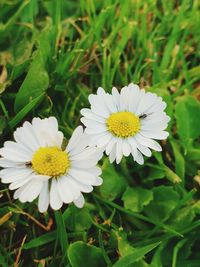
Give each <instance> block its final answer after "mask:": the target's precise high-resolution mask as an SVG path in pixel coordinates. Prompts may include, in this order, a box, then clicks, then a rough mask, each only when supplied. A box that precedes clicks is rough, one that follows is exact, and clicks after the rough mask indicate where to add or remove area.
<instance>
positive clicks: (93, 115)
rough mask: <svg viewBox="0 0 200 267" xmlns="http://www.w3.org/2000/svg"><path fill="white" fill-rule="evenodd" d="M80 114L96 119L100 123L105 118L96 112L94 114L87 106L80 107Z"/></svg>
mask: <svg viewBox="0 0 200 267" xmlns="http://www.w3.org/2000/svg"><path fill="white" fill-rule="evenodd" d="M81 114H82V115H83V116H84V117H85V118H88V119H90V120H93V121H98V122H101V123H104V122H105V121H106V120H105V118H103V117H101V116H98V115H96V114H94V113H93V112H92V111H91V110H90V109H88V108H83V109H81Z"/></svg>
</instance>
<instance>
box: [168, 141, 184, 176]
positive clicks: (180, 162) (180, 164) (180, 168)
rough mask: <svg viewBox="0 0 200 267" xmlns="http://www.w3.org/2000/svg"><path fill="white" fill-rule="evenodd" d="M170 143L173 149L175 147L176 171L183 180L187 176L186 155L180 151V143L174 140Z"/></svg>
mask: <svg viewBox="0 0 200 267" xmlns="http://www.w3.org/2000/svg"><path fill="white" fill-rule="evenodd" d="M170 143H171V145H172V149H173V152H174V156H175V169H176V173H177V174H178V176H179V177H180V178H181V179H182V180H184V178H185V160H184V157H183V155H182V154H181V152H180V148H179V146H178V144H177V143H176V142H175V141H173V140H171V141H170Z"/></svg>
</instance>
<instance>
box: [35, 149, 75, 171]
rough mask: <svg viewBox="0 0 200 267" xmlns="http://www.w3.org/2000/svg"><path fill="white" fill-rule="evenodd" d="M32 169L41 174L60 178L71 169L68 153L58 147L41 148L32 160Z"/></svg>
mask: <svg viewBox="0 0 200 267" xmlns="http://www.w3.org/2000/svg"><path fill="white" fill-rule="evenodd" d="M31 163H32V168H33V169H34V171H36V172H37V173H39V174H43V175H49V176H59V175H62V174H64V173H66V171H67V170H68V168H69V165H70V161H69V157H68V155H67V153H66V152H65V151H62V150H61V149H59V148H58V147H40V148H39V149H38V150H37V151H36V152H35V154H34V155H33V158H32V161H31Z"/></svg>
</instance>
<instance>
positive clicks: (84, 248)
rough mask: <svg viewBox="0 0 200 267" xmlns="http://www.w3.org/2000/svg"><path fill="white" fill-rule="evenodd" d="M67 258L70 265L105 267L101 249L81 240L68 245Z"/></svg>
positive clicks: (76, 266) (74, 266)
mask: <svg viewBox="0 0 200 267" xmlns="http://www.w3.org/2000/svg"><path fill="white" fill-rule="evenodd" d="M68 258H69V261H70V264H71V265H72V267H86V266H87V267H94V266H95V267H106V263H105V261H104V258H103V254H102V252H101V249H100V248H98V247H95V246H91V245H88V244H86V243H84V242H82V241H77V242H74V243H73V244H71V245H70V246H69V249H68Z"/></svg>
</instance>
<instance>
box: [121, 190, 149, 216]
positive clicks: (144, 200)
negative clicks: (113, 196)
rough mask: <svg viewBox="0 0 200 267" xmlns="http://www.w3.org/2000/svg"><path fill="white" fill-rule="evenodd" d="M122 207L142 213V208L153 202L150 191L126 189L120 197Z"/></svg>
mask: <svg viewBox="0 0 200 267" xmlns="http://www.w3.org/2000/svg"><path fill="white" fill-rule="evenodd" d="M122 200H123V201H124V207H125V208H126V209H129V210H132V211H133V212H141V211H143V208H144V206H146V205H148V204H149V202H151V201H152V200H153V193H152V191H151V190H147V189H144V188H142V187H134V188H131V187H127V189H126V191H125V192H124V194H123V196H122Z"/></svg>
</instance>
